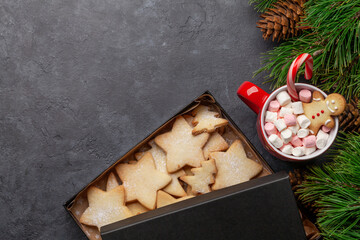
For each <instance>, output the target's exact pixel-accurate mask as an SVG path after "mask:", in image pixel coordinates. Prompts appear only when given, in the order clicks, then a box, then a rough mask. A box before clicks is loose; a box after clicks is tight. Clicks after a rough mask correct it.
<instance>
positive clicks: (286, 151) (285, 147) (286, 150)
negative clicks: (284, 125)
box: [281, 144, 293, 154]
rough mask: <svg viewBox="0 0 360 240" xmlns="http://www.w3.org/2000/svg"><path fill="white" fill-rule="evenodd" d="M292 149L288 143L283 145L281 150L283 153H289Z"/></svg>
mask: <svg viewBox="0 0 360 240" xmlns="http://www.w3.org/2000/svg"><path fill="white" fill-rule="evenodd" d="M292 150H293V147H292V146H291V145H290V144H289V145H286V146H284V148H283V149H282V150H281V151H282V152H283V153H286V154H291V153H292Z"/></svg>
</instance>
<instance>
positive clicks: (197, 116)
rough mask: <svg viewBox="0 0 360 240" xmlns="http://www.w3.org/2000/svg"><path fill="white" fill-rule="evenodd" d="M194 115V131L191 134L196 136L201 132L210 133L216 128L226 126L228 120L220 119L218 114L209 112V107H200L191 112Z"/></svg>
mask: <svg viewBox="0 0 360 240" xmlns="http://www.w3.org/2000/svg"><path fill="white" fill-rule="evenodd" d="M192 114H193V115H194V120H193V122H192V123H193V124H194V126H195V127H194V129H193V131H192V133H193V134H194V135H198V134H200V133H203V132H207V133H212V132H214V131H215V129H216V128H219V127H222V126H225V125H226V124H228V120H226V119H223V118H220V117H219V116H220V114H219V113H217V112H211V111H210V110H209V107H207V106H204V105H200V106H198V107H197V108H195V109H194V110H193V112H192Z"/></svg>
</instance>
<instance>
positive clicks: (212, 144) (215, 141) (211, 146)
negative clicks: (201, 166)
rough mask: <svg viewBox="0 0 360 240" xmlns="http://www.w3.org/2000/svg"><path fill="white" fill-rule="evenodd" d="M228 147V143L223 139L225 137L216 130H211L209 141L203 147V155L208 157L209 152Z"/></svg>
mask: <svg viewBox="0 0 360 240" xmlns="http://www.w3.org/2000/svg"><path fill="white" fill-rule="evenodd" d="M228 148H229V144H227V142H226V141H225V139H224V138H223V137H222V136H221V135H220V134H219V133H217V132H213V133H212V134H211V135H210V138H209V141H208V142H207V143H206V145H205V147H204V148H203V151H204V157H205V159H208V158H209V156H210V153H211V152H218V151H224V150H226V149H228Z"/></svg>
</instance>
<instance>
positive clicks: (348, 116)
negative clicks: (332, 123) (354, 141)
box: [339, 97, 360, 133]
mask: <svg viewBox="0 0 360 240" xmlns="http://www.w3.org/2000/svg"><path fill="white" fill-rule="evenodd" d="M339 122H340V128H342V130H343V131H345V132H358V133H360V109H359V99H358V98H357V97H355V98H354V99H351V100H350V102H349V103H348V104H346V107H345V110H344V112H343V113H342V114H341V115H340V116H339Z"/></svg>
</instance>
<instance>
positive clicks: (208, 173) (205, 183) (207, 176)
mask: <svg viewBox="0 0 360 240" xmlns="http://www.w3.org/2000/svg"><path fill="white" fill-rule="evenodd" d="M191 172H192V173H193V174H194V176H182V177H180V179H181V180H183V181H184V182H186V183H187V184H188V185H190V186H191V190H192V192H193V193H194V194H197V193H208V192H210V191H211V189H210V187H209V185H210V184H213V183H214V181H215V178H214V174H215V173H216V166H215V161H214V159H210V160H209V161H204V162H201V167H199V168H192V169H191Z"/></svg>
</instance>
